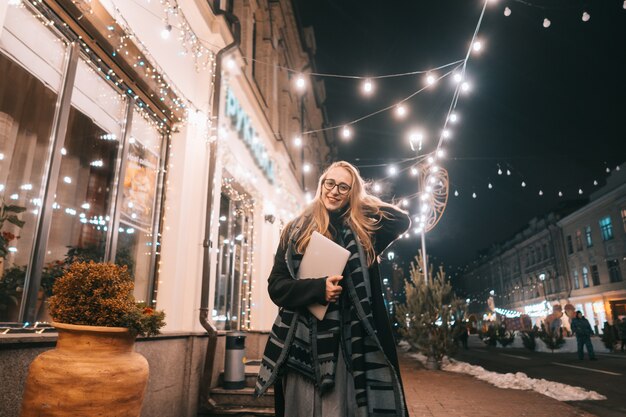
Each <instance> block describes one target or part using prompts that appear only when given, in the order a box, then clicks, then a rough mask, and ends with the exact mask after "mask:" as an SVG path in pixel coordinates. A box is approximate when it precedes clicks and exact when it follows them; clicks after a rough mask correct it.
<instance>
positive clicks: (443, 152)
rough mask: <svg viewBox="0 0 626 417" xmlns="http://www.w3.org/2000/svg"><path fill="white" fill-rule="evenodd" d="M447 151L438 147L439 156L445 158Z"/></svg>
mask: <svg viewBox="0 0 626 417" xmlns="http://www.w3.org/2000/svg"><path fill="white" fill-rule="evenodd" d="M445 154H446V152H445V151H444V150H443V149H437V158H443V157H444V156H445Z"/></svg>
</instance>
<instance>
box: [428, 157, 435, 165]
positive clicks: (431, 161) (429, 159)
mask: <svg viewBox="0 0 626 417" xmlns="http://www.w3.org/2000/svg"><path fill="white" fill-rule="evenodd" d="M427 161H428V163H429V164H432V163H433V162H435V158H433V157H432V156H429V157H428V159H427Z"/></svg>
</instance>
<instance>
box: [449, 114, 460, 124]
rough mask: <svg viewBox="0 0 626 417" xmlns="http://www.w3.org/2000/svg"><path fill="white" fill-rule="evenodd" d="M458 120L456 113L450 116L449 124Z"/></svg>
mask: <svg viewBox="0 0 626 417" xmlns="http://www.w3.org/2000/svg"><path fill="white" fill-rule="evenodd" d="M458 120H459V116H457V115H456V113H451V114H450V122H452V123H456V122H457V121H458Z"/></svg>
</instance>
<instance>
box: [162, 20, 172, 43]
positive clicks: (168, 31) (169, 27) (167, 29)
mask: <svg viewBox="0 0 626 417" xmlns="http://www.w3.org/2000/svg"><path fill="white" fill-rule="evenodd" d="M171 33H172V25H170V24H169V23H168V24H166V25H165V27H164V28H163V30H162V31H161V38H163V39H169V37H170V35H171Z"/></svg>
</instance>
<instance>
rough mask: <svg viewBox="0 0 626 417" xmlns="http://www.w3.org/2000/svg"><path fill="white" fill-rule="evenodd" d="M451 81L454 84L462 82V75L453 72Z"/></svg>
mask: <svg viewBox="0 0 626 417" xmlns="http://www.w3.org/2000/svg"><path fill="white" fill-rule="evenodd" d="M452 79H453V80H454V82H455V83H457V84H458V83H460V82H461V81H463V74H461V73H460V72H455V73H454V75H453V76H452Z"/></svg>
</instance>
